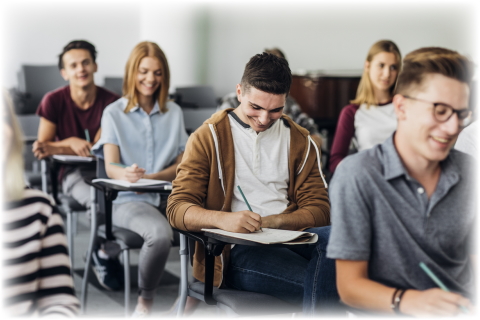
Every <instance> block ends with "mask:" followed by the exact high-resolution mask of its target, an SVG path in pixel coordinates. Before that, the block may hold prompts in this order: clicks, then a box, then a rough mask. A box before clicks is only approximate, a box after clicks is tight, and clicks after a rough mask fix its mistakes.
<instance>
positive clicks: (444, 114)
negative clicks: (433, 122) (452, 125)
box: [435, 103, 453, 122]
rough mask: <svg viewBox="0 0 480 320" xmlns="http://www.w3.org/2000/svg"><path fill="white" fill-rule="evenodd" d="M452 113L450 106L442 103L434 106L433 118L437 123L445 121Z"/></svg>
mask: <svg viewBox="0 0 480 320" xmlns="http://www.w3.org/2000/svg"><path fill="white" fill-rule="evenodd" d="M452 113H453V109H452V107H450V106H447V105H444V104H442V103H438V104H435V118H437V120H438V121H441V122H443V121H447V120H448V118H450V116H451V115H452Z"/></svg>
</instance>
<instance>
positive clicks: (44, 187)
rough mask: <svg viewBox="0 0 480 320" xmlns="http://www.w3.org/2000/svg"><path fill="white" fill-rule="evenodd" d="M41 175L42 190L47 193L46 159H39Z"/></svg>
mask: <svg viewBox="0 0 480 320" xmlns="http://www.w3.org/2000/svg"><path fill="white" fill-rule="evenodd" d="M40 167H41V175H42V191H43V192H45V193H46V194H48V181H47V179H48V173H47V170H48V169H47V160H45V159H43V160H41V161H40Z"/></svg>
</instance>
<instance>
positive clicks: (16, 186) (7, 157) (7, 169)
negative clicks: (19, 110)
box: [2, 89, 25, 201]
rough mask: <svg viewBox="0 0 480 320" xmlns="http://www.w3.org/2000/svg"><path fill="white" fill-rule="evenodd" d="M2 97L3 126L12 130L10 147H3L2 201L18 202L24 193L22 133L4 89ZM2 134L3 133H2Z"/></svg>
mask: <svg viewBox="0 0 480 320" xmlns="http://www.w3.org/2000/svg"><path fill="white" fill-rule="evenodd" d="M2 95H3V99H2V101H3V107H2V110H3V125H4V126H9V127H10V128H11V129H12V137H11V141H10V145H9V146H8V150H7V149H6V147H7V146H3V150H2V151H3V152H4V154H3V157H4V158H3V159H4V163H3V165H4V166H3V168H2V175H3V177H2V178H3V179H2V180H3V196H4V201H13V200H19V199H21V198H22V197H23V194H24V191H25V180H24V176H23V175H24V169H23V155H22V152H23V133H22V130H21V129H20V125H19V123H18V120H17V118H16V117H15V113H14V112H13V103H12V100H11V99H10V96H9V94H8V92H7V91H6V90H5V89H4V90H3V92H2ZM2 134H3V132H2Z"/></svg>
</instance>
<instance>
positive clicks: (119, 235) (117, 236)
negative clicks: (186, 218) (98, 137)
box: [81, 158, 179, 317]
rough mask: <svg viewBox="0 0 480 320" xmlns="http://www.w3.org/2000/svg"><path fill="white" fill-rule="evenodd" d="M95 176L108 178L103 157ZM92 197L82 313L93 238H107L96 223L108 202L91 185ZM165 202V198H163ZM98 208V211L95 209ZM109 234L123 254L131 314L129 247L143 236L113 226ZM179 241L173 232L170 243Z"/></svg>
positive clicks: (138, 245) (127, 305) (134, 246)
mask: <svg viewBox="0 0 480 320" xmlns="http://www.w3.org/2000/svg"><path fill="white" fill-rule="evenodd" d="M97 177H98V178H108V177H107V173H106V171H105V162H104V159H101V158H97ZM91 195H92V199H95V200H94V201H93V202H94V203H97V204H98V205H97V206H96V207H95V208H93V207H92V219H91V223H92V224H91V229H90V230H91V231H90V242H89V246H88V251H87V257H86V263H85V271H84V275H83V280H82V295H81V313H82V314H84V313H85V310H86V306H87V290H88V275H89V272H90V265H91V263H92V252H93V250H94V247H95V240H96V238H97V237H100V238H103V239H107V233H108V232H107V229H106V224H102V225H98V221H99V220H100V219H99V216H100V215H101V214H103V215H105V212H107V210H106V206H107V205H110V206H111V202H110V203H106V201H105V196H104V192H103V190H100V189H95V187H92V189H91ZM163 201H164V202H165V203H166V199H164V200H163ZM97 209H98V211H97ZM110 232H111V234H112V235H113V239H112V240H111V241H114V242H115V243H117V244H118V245H119V246H120V250H121V252H122V255H123V268H124V283H125V317H130V316H131V310H130V286H131V281H130V250H131V249H141V248H142V246H143V238H142V237H141V236H140V235H138V234H137V233H135V232H133V231H131V230H128V229H123V228H119V227H115V226H111V230H110ZM178 243H179V236H178V233H174V240H173V243H172V245H173V246H178Z"/></svg>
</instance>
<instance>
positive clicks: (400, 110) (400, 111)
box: [393, 94, 407, 121]
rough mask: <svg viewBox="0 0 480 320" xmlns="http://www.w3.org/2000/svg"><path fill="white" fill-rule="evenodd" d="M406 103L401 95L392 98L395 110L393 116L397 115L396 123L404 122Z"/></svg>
mask: <svg viewBox="0 0 480 320" xmlns="http://www.w3.org/2000/svg"><path fill="white" fill-rule="evenodd" d="M406 101H407V99H406V98H405V97H404V96H402V95H401V94H396V95H395V96H394V97H393V107H394V109H395V114H396V115H397V119H398V121H400V120H405V118H406V112H405V103H406Z"/></svg>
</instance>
